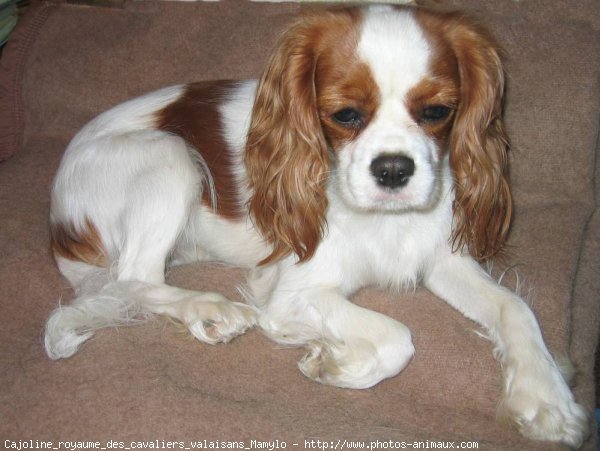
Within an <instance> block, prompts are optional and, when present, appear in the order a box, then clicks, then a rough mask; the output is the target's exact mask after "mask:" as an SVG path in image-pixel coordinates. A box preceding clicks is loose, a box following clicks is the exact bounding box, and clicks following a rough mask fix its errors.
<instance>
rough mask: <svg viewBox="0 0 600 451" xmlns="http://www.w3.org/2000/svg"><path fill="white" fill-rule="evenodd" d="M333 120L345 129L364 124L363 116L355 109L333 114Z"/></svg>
mask: <svg viewBox="0 0 600 451" xmlns="http://www.w3.org/2000/svg"><path fill="white" fill-rule="evenodd" d="M332 117H333V120H334V121H336V122H337V123H338V124H340V125H343V126H344V127H352V126H356V125H360V124H361V122H362V119H363V118H362V114H360V112H359V111H356V110H355V109H354V108H344V109H343V110H340V111H338V112H337V113H334V114H333V116H332Z"/></svg>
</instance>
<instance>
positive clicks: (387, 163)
mask: <svg viewBox="0 0 600 451" xmlns="http://www.w3.org/2000/svg"><path fill="white" fill-rule="evenodd" d="M414 173H415V162H414V161H413V160H412V159H411V158H408V157H405V156H403V155H381V156H379V157H377V158H375V159H374V160H373V161H372V162H371V174H373V177H375V180H376V181H377V184H378V185H379V186H383V187H385V188H391V189H394V188H400V187H402V186H405V185H406V184H407V183H408V181H409V179H410V177H411V176H412V175H413V174H414Z"/></svg>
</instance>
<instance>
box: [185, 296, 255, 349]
mask: <svg viewBox="0 0 600 451" xmlns="http://www.w3.org/2000/svg"><path fill="white" fill-rule="evenodd" d="M215 296H219V298H218V299H215V300H214V301H213V302H207V301H206V298H204V297H203V298H202V299H201V300H197V301H196V300H194V299H193V298H192V299H190V300H189V301H188V303H187V306H186V309H185V313H184V315H183V318H182V322H183V323H184V324H185V325H186V326H187V327H188V329H189V330H190V332H191V333H192V335H194V337H196V338H197V339H198V340H201V341H203V342H205V343H209V344H216V343H227V342H228V341H230V340H231V339H232V338H234V337H236V336H238V335H240V334H242V333H244V332H245V331H246V330H247V329H249V328H251V327H253V326H254V325H256V323H257V317H258V312H257V310H256V309H255V308H254V307H251V306H248V305H245V304H241V303H239V302H231V301H229V300H228V299H227V298H224V297H222V296H220V295H216V294H215Z"/></svg>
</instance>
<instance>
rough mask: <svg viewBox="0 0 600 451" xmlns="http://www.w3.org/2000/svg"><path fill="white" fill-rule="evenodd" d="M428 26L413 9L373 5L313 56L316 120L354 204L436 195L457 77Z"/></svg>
mask: <svg viewBox="0 0 600 451" xmlns="http://www.w3.org/2000/svg"><path fill="white" fill-rule="evenodd" d="M426 33H427V30H424V29H423V28H422V26H420V25H419V23H418V21H417V19H416V18H415V17H414V15H412V14H406V13H404V12H401V11H393V10H388V9H386V10H384V11H379V12H371V14H368V15H367V16H366V17H365V18H363V21H362V24H361V28H360V33H359V34H358V36H352V37H350V36H351V35H350V34H349V35H346V39H353V42H351V43H347V44H346V45H341V46H338V45H329V46H327V47H326V49H325V50H324V51H323V53H322V54H321V57H320V59H319V60H318V61H317V65H316V71H315V87H316V97H317V105H318V110H319V116H320V119H321V126H322V129H323V132H324V135H325V138H326V141H327V143H328V145H329V146H330V148H331V149H332V151H333V153H334V156H335V163H334V164H335V167H334V170H335V171H336V174H337V177H336V179H335V181H336V183H337V184H338V188H339V192H340V193H341V195H342V197H343V199H344V201H345V202H346V203H347V204H348V205H349V206H350V207H351V208H356V209H361V210H369V211H381V210H384V211H400V212H401V211H405V210H407V209H423V208H427V207H428V206H430V204H431V203H432V202H435V200H436V194H437V188H438V181H439V177H437V174H438V172H439V170H440V159H441V158H442V156H443V153H444V151H445V148H446V141H447V138H448V134H449V131H450V129H451V126H452V119H453V117H454V114H455V111H456V108H457V106H458V99H459V92H458V91H459V87H460V80H459V73H458V63H457V60H456V57H455V55H454V54H453V53H452V52H448V53H445V54H444V55H439V54H438V49H435V48H433V46H432V45H431V43H430V41H429V39H428V38H427V35H426ZM439 58H443V59H444V60H443V61H441V62H440V61H437V60H439Z"/></svg>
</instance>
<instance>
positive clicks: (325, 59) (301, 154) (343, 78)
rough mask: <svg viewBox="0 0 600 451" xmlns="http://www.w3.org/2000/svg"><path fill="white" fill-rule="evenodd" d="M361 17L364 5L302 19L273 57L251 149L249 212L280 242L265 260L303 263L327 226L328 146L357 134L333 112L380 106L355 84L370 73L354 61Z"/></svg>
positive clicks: (248, 150)
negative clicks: (296, 259) (294, 258)
mask: <svg viewBox="0 0 600 451" xmlns="http://www.w3.org/2000/svg"><path fill="white" fill-rule="evenodd" d="M358 19H359V12H358V11H356V10H346V9H344V10H339V11H336V12H325V13H321V14H318V15H314V16H308V17H305V18H302V19H301V20H299V21H298V22H296V23H295V24H293V25H292V26H291V27H290V28H289V29H288V31H287V32H286V33H285V34H284V35H283V36H282V37H281V38H280V40H279V42H278V44H277V46H276V47H275V50H274V51H273V53H272V54H271V56H270V58H269V60H268V62H267V65H266V68H265V71H264V73H263V75H262V78H261V80H260V83H259V87H258V92H257V97H256V101H255V104H254V109H253V115H252V124H251V127H250V132H249V136H248V143H247V147H246V154H245V163H246V168H247V171H248V177H249V181H250V185H251V187H252V189H253V195H252V197H251V199H250V204H249V207H250V213H251V215H252V218H253V220H254V222H255V224H256V226H257V228H258V229H259V230H260V232H261V233H262V235H263V236H264V237H265V239H266V240H267V241H268V242H269V243H271V244H272V246H273V252H272V253H271V255H270V256H268V257H267V258H266V259H265V260H263V261H262V262H261V264H266V263H268V262H272V261H275V260H277V259H280V258H282V257H285V256H287V255H289V254H292V253H294V254H296V255H297V256H298V257H299V259H300V261H305V260H308V259H310V258H311V257H312V255H313V254H314V252H315V250H316V248H317V246H318V244H319V242H320V240H321V237H322V235H323V232H324V228H325V213H326V209H327V205H328V201H327V196H326V193H325V184H326V180H327V177H328V171H329V159H330V155H329V147H331V148H333V149H334V150H335V149H336V148H337V147H339V145H340V143H341V142H342V141H344V140H348V139H352V135H353V133H356V131H350V130H348V129H343V128H342V127H340V126H339V125H337V124H333V123H332V122H331V119H330V115H331V114H333V113H334V112H336V111H338V110H339V109H340V108H343V107H346V106H348V105H349V104H356V105H357V106H360V107H361V108H363V109H364V110H365V112H367V113H369V112H371V110H372V109H373V107H372V106H371V104H372V103H373V99H371V98H369V96H366V97H365V93H364V92H362V90H361V89H356V90H355V91H354V92H353V91H352V89H353V88H352V89H351V88H350V87H351V86H354V84H355V83H358V87H362V83H363V81H362V80H360V81H359V78H360V77H362V76H366V72H365V67H364V66H361V65H360V64H359V63H353V62H354V61H356V58H355V55H354V52H355V48H356V45H357V37H358V34H357V30H356V22H357V21H358ZM364 83H368V80H367V79H365V80H364ZM359 91H360V92H359ZM369 92H370V93H371V92H374V91H372V90H369ZM369 95H370V94H369Z"/></svg>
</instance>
